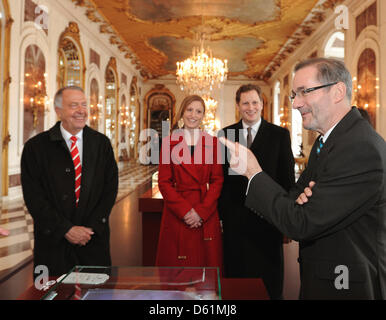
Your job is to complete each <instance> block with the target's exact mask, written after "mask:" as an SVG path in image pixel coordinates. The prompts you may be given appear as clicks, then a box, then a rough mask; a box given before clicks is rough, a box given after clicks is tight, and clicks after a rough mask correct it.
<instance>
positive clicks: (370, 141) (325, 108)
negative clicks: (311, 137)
mask: <svg viewBox="0 0 386 320" xmlns="http://www.w3.org/2000/svg"><path fill="white" fill-rule="evenodd" d="M293 87H294V89H293V92H292V99H293V108H294V109H297V110H299V112H300V113H301V114H302V118H303V127H304V128H306V129H309V130H315V131H318V132H319V133H320V134H321V138H322V142H323V144H322V145H321V144H320V141H319V139H318V140H317V141H316V142H315V144H314V146H313V148H312V150H311V153H310V157H309V163H308V166H307V169H306V170H305V171H304V172H303V174H302V175H301V176H300V178H299V180H298V182H297V184H296V188H293V189H292V190H291V191H290V193H287V192H286V191H285V190H284V189H283V188H282V187H280V186H279V185H278V184H277V183H275V182H274V181H273V180H272V179H271V178H270V177H269V176H268V175H267V174H266V173H265V172H264V171H263V170H262V168H261V166H260V165H259V163H258V161H257V160H256V158H255V157H254V155H253V154H252V153H250V152H248V150H245V149H243V150H240V149H239V152H244V151H245V152H246V153H247V156H246V157H244V158H243V159H242V158H239V161H242V162H244V163H245V164H246V170H245V171H244V172H243V173H242V172H240V173H242V174H244V175H245V176H246V177H247V178H248V179H249V183H250V184H249V189H248V194H247V199H246V206H248V207H249V208H251V209H252V210H253V211H255V212H256V214H257V215H259V216H261V217H262V218H263V219H265V220H267V221H268V222H270V223H272V224H273V225H275V226H276V227H277V228H278V229H279V230H281V231H282V232H283V233H284V234H286V235H288V236H289V237H291V238H293V239H296V240H298V241H299V242H300V253H299V255H300V257H299V261H300V277H301V292H300V297H301V298H303V299H386V189H385V188H386V144H385V141H384V140H383V138H382V137H380V136H379V135H378V134H377V133H376V132H375V131H374V129H373V128H372V127H371V126H370V124H369V123H368V121H366V120H365V119H363V118H362V116H361V115H360V113H359V112H358V110H357V108H355V107H351V105H350V102H351V90H352V83H351V75H350V73H349V72H348V70H347V69H346V67H345V65H344V63H342V62H341V61H338V60H334V59H325V58H315V59H311V60H306V61H304V62H301V63H299V64H298V65H297V66H296V67H295V77H294V81H293ZM226 143H227V146H228V148H229V149H230V150H232V153H233V155H234V156H235V153H234V151H235V148H237V147H238V146H237V145H235V144H232V143H229V142H226ZM239 148H242V146H239ZM311 182H312V184H314V185H313V187H312V185H311V187H312V189H311V188H310V187H309V186H310V183H311ZM303 191H304V192H303ZM299 199H302V201H299ZM272 208H273V210H272Z"/></svg>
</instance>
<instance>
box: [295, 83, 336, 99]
mask: <svg viewBox="0 0 386 320" xmlns="http://www.w3.org/2000/svg"><path fill="white" fill-rule="evenodd" d="M337 83H338V82H331V83H328V84H324V85H322V86H318V87H312V88H308V89H299V90H297V91H296V92H295V91H293V90H292V92H291V95H290V96H289V100H290V101H291V103H292V104H293V103H294V100H295V98H296V96H298V97H302V98H304V97H305V96H306V95H307V94H309V93H310V92H312V91H315V90H319V89H322V88H326V87H330V86H333V85H334V84H337Z"/></svg>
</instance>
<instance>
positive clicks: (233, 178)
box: [219, 84, 295, 299]
mask: <svg viewBox="0 0 386 320" xmlns="http://www.w3.org/2000/svg"><path fill="white" fill-rule="evenodd" d="M236 105H237V107H238V109H239V112H240V115H241V118H242V120H240V121H239V122H238V123H235V124H233V125H231V126H228V127H226V128H224V129H223V131H220V133H219V136H221V135H225V136H226V137H228V139H231V140H232V141H236V142H240V143H242V144H244V145H247V141H246V140H247V139H248V134H247V133H245V131H246V127H248V126H253V129H255V132H254V133H255V134H253V131H252V134H251V138H252V140H251V141H252V144H251V145H250V147H249V148H250V150H251V151H252V152H253V154H254V155H255V156H256V157H258V158H259V159H261V162H262V167H263V168H264V170H265V171H266V172H267V173H268V174H269V175H270V177H272V179H274V180H275V181H276V182H277V183H279V184H280V185H281V186H282V187H283V188H284V189H285V190H289V189H290V187H292V186H293V184H294V183H295V177H294V159H293V155H292V151H291V141H290V136H289V132H288V130H287V129H284V128H282V127H279V126H276V125H273V124H271V123H269V122H267V121H265V120H264V119H262V118H261V111H262V108H263V104H262V98H261V90H260V88H259V87H258V86H255V85H252V84H248V85H243V86H241V87H240V88H239V89H238V91H237V93H236ZM257 126H258V128H256V127H257ZM243 128H244V129H243ZM256 129H257V132H256ZM225 160H226V159H225ZM223 169H224V178H225V180H224V184H223V189H222V192H221V196H220V199H219V212H220V217H221V220H222V223H223V232H224V233H223V241H224V265H225V275H226V276H227V277H232V278H262V279H263V280H264V283H265V286H266V288H267V291H268V293H269V294H270V297H271V298H272V299H280V298H281V296H282V289H283V246H282V243H283V235H282V234H281V233H280V232H279V231H278V230H277V229H276V228H275V227H274V226H272V225H271V224H269V223H267V222H266V221H264V220H261V219H259V218H258V217H256V215H255V214H254V213H253V212H252V211H251V210H249V209H248V208H246V207H245V206H244V202H245V192H246V189H247V183H248V180H247V179H246V178H245V177H244V176H240V175H233V174H230V173H229V162H227V161H226V163H225V165H224V166H223Z"/></svg>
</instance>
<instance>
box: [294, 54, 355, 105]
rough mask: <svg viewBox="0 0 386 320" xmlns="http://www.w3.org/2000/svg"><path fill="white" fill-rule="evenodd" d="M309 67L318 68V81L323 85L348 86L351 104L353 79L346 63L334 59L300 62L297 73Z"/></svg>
mask: <svg viewBox="0 0 386 320" xmlns="http://www.w3.org/2000/svg"><path fill="white" fill-rule="evenodd" d="M309 66H315V67H316V68H317V70H318V74H317V80H318V81H319V82H320V83H321V84H328V83H332V82H343V83H344V84H345V85H346V97H347V99H348V101H349V103H351V97H352V79H351V74H350V72H349V71H348V70H347V68H346V66H345V64H344V62H342V61H340V60H337V59H333V58H311V59H307V60H304V61H301V62H299V63H298V64H297V65H296V66H295V72H296V71H298V70H300V69H303V68H305V67H309Z"/></svg>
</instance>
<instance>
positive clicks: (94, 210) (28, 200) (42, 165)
mask: <svg viewBox="0 0 386 320" xmlns="http://www.w3.org/2000/svg"><path fill="white" fill-rule="evenodd" d="M55 111H56V113H57V114H58V116H59V117H60V119H61V122H58V123H56V125H55V126H53V127H52V128H51V129H49V130H48V131H45V132H42V133H40V134H38V135H36V136H35V137H33V138H31V139H30V140H28V141H27V142H26V144H25V146H24V149H23V154H22V158H21V182H22V188H23V195H24V201H25V204H26V206H27V208H28V211H29V212H30V214H31V216H32V218H33V220H34V239H35V247H34V265H35V266H37V265H46V266H47V267H48V271H49V275H56V276H58V275H61V274H63V273H66V272H68V271H69V270H70V269H71V268H72V267H73V266H75V265H96V266H109V265H111V258H110V231H109V215H110V212H111V209H112V207H113V205H114V203H115V198H116V195H117V189H118V169H117V164H116V162H115V158H114V153H113V150H112V147H111V143H110V140H109V139H108V138H107V137H106V136H105V135H103V134H101V133H99V132H97V131H95V130H93V129H91V128H89V127H88V126H86V121H87V117H88V112H87V100H86V96H85V94H84V92H83V90H82V89H81V88H79V87H66V88H63V89H61V90H59V91H58V93H57V94H56V95H55ZM67 134H68V135H69V136H70V137H71V135H79V137H80V139H81V140H82V141H81V142H82V144H81V145H80V144H78V147H79V154H80V158H81V166H82V170H81V187H80V197H79V203H78V205H76V195H75V189H74V187H75V169H74V162H73V159H72V157H71V154H70V150H69V146H68V144H67V142H66V138H65V136H66V135H67Z"/></svg>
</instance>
